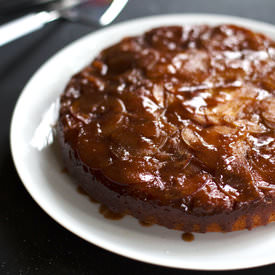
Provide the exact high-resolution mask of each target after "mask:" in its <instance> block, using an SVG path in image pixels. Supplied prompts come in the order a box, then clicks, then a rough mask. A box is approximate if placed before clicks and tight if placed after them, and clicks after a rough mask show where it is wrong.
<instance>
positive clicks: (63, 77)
mask: <svg viewBox="0 0 275 275" xmlns="http://www.w3.org/2000/svg"><path fill="white" fill-rule="evenodd" d="M205 23H206V24H210V25H216V24H220V23H234V24H239V25H243V26H246V27H249V28H251V29H253V30H256V31H260V32H263V33H266V34H267V35H269V36H271V37H273V38H274V39H275V27H274V26H272V25H268V24H265V23H260V22H256V21H252V20H248V19H241V18H237V17H228V16H217V15H205V14H188V15H184V14H182V15H166V16H155V17H148V18H143V19H137V20H132V21H128V22H125V23H121V24H117V25H114V26H112V27H109V28H105V29H102V30H100V31H98V32H94V33H92V34H89V35H87V36H85V37H84V38H82V39H80V40H78V41H76V42H74V43H72V44H71V45H69V46H68V47H66V48H65V49H63V50H62V51H60V52H59V53H57V54H56V55H55V56H53V57H52V58H51V59H50V60H49V61H47V62H46V63H45V64H44V65H43V66H42V67H41V68H40V69H39V70H38V71H37V72H36V74H35V75H34V76H33V77H32V78H31V80H30V81H29V83H28V84H27V85H26V87H25V89H24V90H23V92H22V94H21V96H20V98H19V100H18V102H17V105H16V108H15V111H14V115H13V119H12V125H11V148H12V154H13V158H14V162H15V165H16V168H17V171H18V173H19V175H20V177H21V179H22V181H23V183H24V185H25V187H26V188H27V190H28V191H29V193H30V194H31V196H32V197H33V198H34V200H35V201H36V202H37V203H38V204H39V205H40V206H41V207H42V208H43V209H44V210H45V211H46V212H47V213H48V214H49V215H50V216H51V217H52V218H53V219H55V220H56V221H57V222H58V223H60V224H61V225H63V226H64V227H65V228H67V229H68V230H70V231H71V232H73V233H75V234H76V235H78V236H79V237H81V238H83V239H85V240H87V241H88V242H91V243H93V244H95V245H98V246H100V247H102V248H105V249H107V250H109V251H112V252H115V253H118V254H120V255H124V256H126V257H129V258H132V259H136V260H140V261H144V262H148V263H153V264H158V265H163V266H169V267H177V268H188V269H199V270H226V269H239V268H248V267H255V266H260V265H265V264H270V263H274V262H275V250H274V247H275V223H274V224H270V225H268V226H264V227H260V228H256V229H254V230H252V231H247V230H245V231H242V232H234V233H226V234H223V233H207V234H195V240H194V241H193V242H190V243H189V242H184V241H183V240H182V239H181V232H179V231H174V230H168V229H166V228H163V227H161V226H157V225H154V226H152V227H142V226H141V225H139V223H138V222H137V220H136V219H134V218H132V217H125V218H124V219H122V220H119V221H111V220H107V219H105V218H103V217H102V216H101V215H100V214H99V212H98V205H97V204H93V203H91V202H90V201H89V199H88V198H87V197H85V196H83V195H81V194H79V193H78V192H77V191H76V186H75V185H74V184H73V180H72V179H71V178H70V177H69V176H68V175H67V174H66V173H62V168H63V165H62V162H61V161H60V158H59V156H58V153H57V151H56V147H55V146H54V145H51V146H48V147H47V148H45V149H43V150H41V151H39V150H37V149H36V148H34V147H33V146H32V145H31V140H32V139H33V136H34V133H35V130H36V128H37V127H38V125H39V123H40V121H41V118H42V116H43V114H44V113H45V111H46V110H48V109H49V106H50V105H51V103H53V102H54V101H55V100H56V99H57V98H58V97H59V95H60V94H61V93H62V91H63V89H64V87H65V84H66V82H67V81H68V80H69V78H70V77H71V76H72V74H74V73H75V72H77V71H79V70H80V69H81V68H82V67H83V66H85V65H86V64H88V63H89V62H90V61H91V60H92V59H93V58H94V57H95V56H96V55H97V54H98V53H99V52H100V51H101V50H102V49H103V48H105V47H107V46H109V45H111V44H113V43H115V42H117V41H119V40H120V39H121V38H123V37H125V36H129V35H136V34H140V33H142V32H144V31H146V30H149V29H151V28H153V27H155V26H161V25H171V24H178V25H184V24H205Z"/></svg>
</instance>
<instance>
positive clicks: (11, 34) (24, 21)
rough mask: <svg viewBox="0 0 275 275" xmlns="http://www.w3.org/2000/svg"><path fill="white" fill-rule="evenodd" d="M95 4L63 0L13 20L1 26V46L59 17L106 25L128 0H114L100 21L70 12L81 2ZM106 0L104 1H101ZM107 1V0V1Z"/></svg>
mask: <svg viewBox="0 0 275 275" xmlns="http://www.w3.org/2000/svg"><path fill="white" fill-rule="evenodd" d="M89 2H90V4H93V1H88V0H61V1H58V2H57V3H54V4H52V8H51V9H50V10H48V11H47V10H44V11H40V12H37V13H30V14H28V15H25V16H23V17H21V18H19V19H16V20H13V21H12V22H9V23H6V24H4V25H1V26H0V46H3V45H5V44H7V43H9V42H11V41H13V40H15V39H17V38H20V37H22V36H24V35H27V34H29V33H31V32H33V31H36V30H38V29H40V28H42V27H43V26H44V25H45V24H47V23H50V22H52V21H54V20H57V19H59V18H65V19H67V20H69V21H73V22H79V23H85V24H90V25H93V26H97V27H99V26H106V25H108V24H110V23H111V22H112V21H113V20H114V19H115V18H116V17H117V16H118V14H119V13H120V12H121V11H122V9H123V8H124V6H125V5H126V4H127V2H128V0H113V1H112V2H111V4H110V5H109V6H108V8H107V9H106V10H105V12H104V13H103V14H102V15H101V17H100V18H99V20H98V21H94V20H92V19H90V20H89V19H87V18H85V20H83V18H81V14H76V13H70V10H71V9H72V8H75V7H77V6H79V5H81V4H89ZM101 2H104V1H101ZM105 2H106V1H105Z"/></svg>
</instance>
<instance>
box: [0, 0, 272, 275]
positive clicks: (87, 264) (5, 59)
mask: <svg viewBox="0 0 275 275" xmlns="http://www.w3.org/2000/svg"><path fill="white" fill-rule="evenodd" d="M1 1H2V0H1ZM194 12H196V13H219V14H229V15H235V16H242V17H248V18H253V19H257V20H261V21H265V22H269V23H272V24H275V16H274V12H275V1H274V0H260V1H259V0H169V1H167V0H130V2H129V4H128V5H127V7H126V8H125V10H123V12H122V13H121V15H120V16H119V17H118V18H117V19H116V22H119V21H125V20H128V19H132V18H136V17H143V16H148V15H154V14H164V13H194ZM93 30H95V29H93V28H91V27H87V26H83V25H78V24H72V23H69V22H65V21H58V22H53V23H51V24H48V25H47V26H46V27H45V28H44V29H41V30H39V31H37V32H35V33H33V34H31V35H29V36H27V37H24V38H22V39H19V40H17V41H15V42H13V43H11V44H9V45H6V46H4V47H2V48H0V91H1V100H0V104H1V108H0V117H2V119H1V121H2V122H1V123H2V124H1V127H0V152H1V155H0V171H1V192H0V274H132V275H135V274H160V275H161V274H197V273H203V272H199V271H189V270H177V269H171V268H164V267H158V266H154V265H149V264H145V263H141V262H137V261H134V260H130V259H127V258H125V257H121V256H118V255H116V254H113V253H110V252H107V251H105V250H103V249H101V248H98V247H96V246H94V245H92V244H90V243H88V242H86V241H84V240H82V239H80V238H79V237H77V236H75V235H73V234H72V233H70V232H69V231H67V230H66V229H64V228H63V227H62V226H60V225H59V224H57V223H56V222H55V221H53V220H52V219H51V218H50V217H49V216H48V215H47V214H46V213H45V212H44V211H43V210H42V209H40V207H39V206H38V205H37V204H36V203H35V202H34V201H33V199H32V198H31V197H30V195H29V194H28V193H27V191H26V190H25V188H24V187H23V185H22V183H21V181H20V179H19V177H18V175H17V172H16V170H15V168H14V165H13V162H12V157H11V153H10V147H9V127H10V121H11V116H12V111H13V108H14V106H15V103H16V100H17V98H18V96H19V95H20V93H21V91H22V88H23V87H24V85H25V84H26V82H27V81H28V79H29V78H30V77H31V76H32V74H33V73H34V72H35V71H36V70H37V69H38V68H39V67H40V66H41V65H42V64H43V63H44V62H45V61H46V60H47V59H48V58H49V57H51V56H52V55H53V54H54V53H56V52H57V51H59V50H60V49H62V48H63V47H64V46H65V45H67V44H69V43H71V42H72V41H74V40H76V39H78V38H79V37H81V36H83V35H85V34H87V33H90V32H91V31H93ZM225 273H233V274H245V273H247V274H252V275H256V274H275V265H268V266H264V267H259V268H255V269H250V270H240V271H228V272H225Z"/></svg>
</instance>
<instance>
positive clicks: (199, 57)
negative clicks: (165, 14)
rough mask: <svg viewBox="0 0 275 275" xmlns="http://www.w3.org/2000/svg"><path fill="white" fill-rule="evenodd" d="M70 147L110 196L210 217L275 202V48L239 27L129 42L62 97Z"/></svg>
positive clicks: (109, 52)
mask: <svg viewBox="0 0 275 275" xmlns="http://www.w3.org/2000/svg"><path fill="white" fill-rule="evenodd" d="M61 103H62V105H61V111H60V121H61V123H62V125H63V127H64V139H65V143H67V144H68V145H69V146H70V147H71V148H72V149H73V150H74V151H75V153H76V155H75V156H76V157H77V158H78V159H79V160H80V161H81V162H82V163H83V164H85V167H89V168H90V172H91V173H93V171H100V172H101V174H102V175H103V176H104V177H105V178H106V179H107V180H105V183H106V182H108V183H109V184H108V187H109V188H110V189H112V190H117V192H119V193H120V194H127V195H130V196H134V197H136V198H138V199H140V200H143V201H155V202H157V204H159V205H169V206H171V207H175V208H178V209H180V210H181V211H183V212H184V213H188V214H192V215H196V216H204V215H214V214H221V213H225V214H226V213H230V212H232V211H233V210H236V209H240V208H241V207H245V205H248V204H249V203H255V202H258V201H261V202H262V203H263V204H268V203H271V201H272V200H273V197H274V194H275V192H274V190H275V135H274V129H275V43H274V42H273V41H272V40H270V39H268V38H266V37H265V36H263V35H260V34H255V33H253V32H251V31H249V30H246V29H243V28H240V27H236V26H229V25H221V26H217V27H208V26H185V27H183V28H182V27H178V26H171V27H161V28H157V29H153V30H151V31H149V32H147V33H145V34H144V35H141V36H137V37H130V38H125V39H123V40H122V41H121V42H120V43H118V44H116V45H114V46H112V47H110V48H108V49H106V50H104V51H103V52H102V53H101V54H100V55H99V56H98V57H97V58H96V59H95V60H94V61H93V62H92V63H91V65H89V66H87V67H86V68H85V69H83V70H82V71H81V72H80V73H78V74H77V75H75V76H74V77H73V78H72V79H71V81H70V83H69V84H68V86H67V88H66V91H65V93H64V94H63V95H62V98H61Z"/></svg>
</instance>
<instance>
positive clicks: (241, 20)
mask: <svg viewBox="0 0 275 275" xmlns="http://www.w3.org/2000/svg"><path fill="white" fill-rule="evenodd" d="M171 17H173V19H174V20H179V21H180V19H183V18H184V19H185V20H188V18H189V19H195V18H198V19H199V21H198V24H201V23H200V21H202V20H201V18H203V19H204V20H207V19H211V20H212V21H217V22H218V21H220V23H211V24H221V22H222V21H224V22H228V23H233V24H237V25H243V26H247V27H248V28H250V27H249V25H250V24H251V25H253V26H255V25H256V26H257V28H259V31H260V32H263V33H266V32H268V31H270V32H274V34H275V25H272V24H270V23H266V22H263V21H258V20H254V19H249V18H245V17H238V16H230V15H223V14H211V13H210V14H209V13H171V14H163V15H154V16H147V17H141V18H135V19H131V20H127V21H123V22H120V23H117V24H114V25H111V26H109V27H106V28H102V29H99V30H96V31H93V32H90V33H88V34H86V35H84V36H83V37H81V38H79V39H77V40H75V41H73V42H71V43H69V44H68V45H67V46H65V47H64V48H62V49H60V50H58V51H57V52H56V53H55V54H54V55H52V56H51V57H50V58H48V59H47V60H46V61H45V62H44V63H43V64H42V65H41V66H39V68H38V69H37V70H36V71H35V72H34V73H33V74H32V76H31V77H30V78H29V80H28V81H27V83H26V85H25V86H24V88H23V89H22V91H21V93H20V95H19V97H18V99H17V101H16V104H15V106H14V109H13V112H12V119H11V123H10V148H11V155H12V159H13V163H14V166H15V169H16V171H17V173H18V175H19V177H20V180H21V182H22V183H23V185H24V187H25V188H26V190H27V191H28V193H29V194H30V196H31V197H32V198H33V200H34V201H35V202H36V203H37V204H38V205H39V207H40V208H41V209H42V210H43V211H44V212H45V213H47V215H49V216H50V217H51V218H52V219H53V220H55V221H56V222H57V223H58V224H59V225H61V226H62V227H63V228H65V229H67V230H68V231H70V232H71V233H73V234H75V235H77V236H78V237H80V238H82V239H84V240H86V241H87V242H89V243H91V244H93V245H96V246H98V247H100V248H103V249H105V250H107V251H110V252H112V253H115V254H118V255H121V256H124V257H127V258H130V259H133V260H137V261H140V262H145V263H149V264H153V265H158V266H164V267H170V268H177V269H190V270H209V271H210V270H211V271H225V270H236V269H247V268H254V267H259V266H264V265H269V264H273V263H275V256H274V257H273V260H272V261H270V259H269V260H266V261H262V262H254V263H253V265H247V264H244V265H239V264H238V265H235V266H234V264H233V266H231V267H228V266H226V267H224V268H223V267H218V268H215V267H213V266H212V267H207V268H204V267H203V266H199V267H194V266H188V265H184V266H175V265H174V264H173V263H172V264H169V263H167V262H164V261H161V259H160V260H159V261H154V260H153V259H150V258H144V257H143V258H142V257H140V256H139V255H138V256H137V255H135V253H129V250H128V249H126V250H125V249H117V248H118V247H117V246H116V247H115V248H114V247H112V246H111V247H110V246H108V244H106V243H104V242H103V243H102V242H97V241H95V240H91V239H90V238H89V237H88V236H87V235H86V234H85V233H84V234H83V232H81V230H80V229H79V230H77V229H76V228H75V227H74V228H71V227H70V226H68V225H67V223H66V222H64V220H63V219H62V218H60V217H59V216H58V215H54V214H53V213H52V212H51V211H49V209H48V208H47V207H46V205H44V204H43V203H41V200H39V197H37V196H36V194H35V192H34V191H33V190H32V188H31V186H30V185H28V183H27V181H26V174H25V172H22V170H23V169H22V167H21V166H20V161H19V158H20V156H18V155H17V152H16V151H15V147H16V146H15V143H16V138H15V135H14V133H16V116H17V112H18V109H19V107H20V105H21V102H22V101H23V98H24V96H26V93H27V91H28V89H29V87H31V85H32V83H33V82H34V80H35V79H36V78H37V76H38V75H39V74H40V73H41V72H43V71H44V70H45V68H47V66H48V65H49V64H50V63H51V62H53V60H55V59H56V58H58V56H59V55H64V52H66V51H69V50H70V48H74V47H76V46H77V45H78V44H81V43H83V42H84V41H85V40H86V39H90V38H91V37H92V36H97V35H99V34H100V33H103V34H104V32H106V30H107V32H112V31H114V30H115V29H117V28H120V27H124V26H126V25H129V24H136V23H139V22H141V21H142V22H143V21H151V20H154V21H158V22H159V20H164V21H165V23H164V24H158V25H166V23H167V22H166V21H169V20H171ZM172 21H173V20H172ZM178 24H179V23H178ZM187 24H190V23H187ZM150 28H152V27H149V28H148V29H150ZM252 29H253V28H252ZM261 29H262V30H261ZM274 39H275V38H274ZM103 48H104V47H103ZM103 48H101V50H102V49H103Z"/></svg>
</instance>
